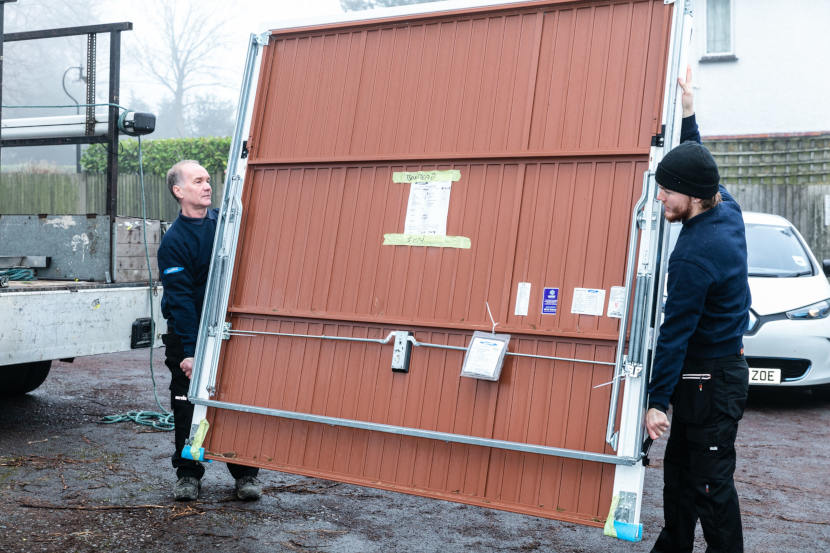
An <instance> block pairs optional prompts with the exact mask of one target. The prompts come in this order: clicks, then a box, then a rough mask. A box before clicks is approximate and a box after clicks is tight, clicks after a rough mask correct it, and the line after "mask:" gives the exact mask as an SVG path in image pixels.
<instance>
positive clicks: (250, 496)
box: [236, 476, 262, 501]
mask: <svg viewBox="0 0 830 553" xmlns="http://www.w3.org/2000/svg"><path fill="white" fill-rule="evenodd" d="M236 497H238V498H239V499H241V500H242V501H254V500H257V499H259V498H260V497H262V485H261V484H260V483H259V480H257V479H256V477H255V476H243V477H241V478H237V479H236Z"/></svg>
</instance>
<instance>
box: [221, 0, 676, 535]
mask: <svg viewBox="0 0 830 553" xmlns="http://www.w3.org/2000/svg"><path fill="white" fill-rule="evenodd" d="M670 18H671V11H670V8H668V7H666V6H664V5H663V0H639V1H635V0H627V1H604V2H557V1H548V2H533V3H525V4H512V5H509V6H500V7H489V8H476V9H468V10H462V11H454V12H446V13H443V14H429V15H423V14H422V15H418V16H406V17H400V18H390V19H386V20H377V21H369V22H350V23H343V24H337V25H326V26H319V27H306V28H302V29H291V30H280V31H274V32H273V33H272V36H271V41H270V43H269V45H268V46H267V47H266V51H265V56H264V58H263V65H262V70H261V76H260V81H259V83H258V89H257V91H256V99H255V108H254V119H253V122H252V130H251V136H250V139H249V145H248V146H249V150H250V155H249V161H248V169H247V176H246V179H245V188H244V194H243V208H244V215H243V219H242V227H241V231H240V242H239V247H238V251H237V259H236V266H235V268H234V274H233V281H232V290H231V299H230V302H229V306H228V321H229V322H230V323H231V324H232V328H233V329H234V330H255V331H260V332H265V333H269V332H270V333H291V334H300V335H312V336H322V335H325V336H348V337H369V338H384V337H385V336H386V335H387V334H388V333H389V332H390V331H393V330H409V331H411V332H412V333H413V334H414V337H415V339H417V340H418V341H419V342H428V343H434V344H447V345H453V346H461V347H465V346H466V345H467V344H468V342H469V340H470V336H471V334H472V331H474V330H484V331H489V330H491V328H492V324H491V322H490V317H489V316H488V313H487V304H489V306H490V309H491V311H492V314H493V317H494V319H495V320H496V321H497V322H498V326H497V327H496V328H497V331H498V332H502V333H509V334H511V336H512V337H511V342H510V347H509V349H510V351H512V352H521V353H529V354H538V355H546V356H556V357H561V358H566V359H585V360H594V361H598V362H613V361H614V359H615V354H616V340H617V334H618V328H619V319H616V318H611V317H608V316H606V313H605V312H603V313H602V315H599V316H594V315H578V314H572V313H571V303H572V300H573V291H574V289H575V288H594V289H605V290H609V289H610V288H611V287H612V286H621V285H623V284H624V268H625V267H624V265H625V252H626V249H627V247H628V229H629V226H630V224H631V220H630V218H631V211H632V208H633V205H634V203H635V202H636V200H637V198H638V197H639V194H640V190H641V186H642V175H643V172H644V171H645V170H646V168H647V165H648V156H649V145H650V142H651V137H652V135H654V134H655V133H656V132H657V131H658V128H659V122H660V116H661V114H660V105H661V101H662V90H663V87H664V82H663V80H664V73H665V63H666V50H667V49H668V46H667V42H668V35H669V26H670ZM434 170H441V171H444V170H455V171H458V174H459V175H460V177H459V178H458V179H457V180H456V181H454V182H452V185H451V192H450V200H449V209H448V214H447V218H446V234H447V235H448V236H453V237H465V238H468V239H469V248H458V247H435V246H410V245H384V236H385V235H387V234H401V233H403V232H404V228H405V219H406V215H407V205H408V200H409V196H410V184H409V183H406V182H404V183H400V182H395V179H394V178H393V176H394V174H395V173H396V172H416V171H434ZM520 282H526V283H530V284H531V292H530V300H529V306H530V307H529V310H528V313H527V315H515V314H514V308H515V302H516V295H517V288H518V285H519V283H520ZM545 287H555V288H558V289H559V292H560V295H559V305H558V309H557V312H556V313H555V314H542V290H543V288H545ZM391 355H392V347H391V345H381V344H378V343H366V342H343V341H332V340H326V339H313V338H305V337H287V336H276V335H273V334H271V335H269V334H261V335H256V336H233V337H231V339H230V340H228V341H226V342H224V344H223V347H222V353H221V356H220V360H219V368H218V377H217V383H216V389H217V392H216V398H215V399H217V400H220V401H226V402H232V403H241V404H246V405H252V406H259V407H268V408H273V409H281V410H287V411H297V412H303V413H312V414H317V415H326V416H331V417H339V418H344V419H352V420H359V421H369V422H376V423H384V424H389V425H397V426H405V427H411V428H421V429H427V430H436V431H441V432H449V433H454V434H464V435H470V436H479V437H485V438H494V439H500V440H509V441H514V442H522V443H528V444H540V445H548V446H555V447H563V448H569V449H576V450H586V451H591V452H600V453H613V450H611V449H610V448H609V447H608V446H606V444H605V426H606V425H605V423H606V419H607V417H608V409H609V401H610V387H608V386H605V387H599V388H595V386H597V385H598V384H602V383H605V382H608V381H609V380H611V375H612V372H613V369H612V367H610V366H608V365H604V364H593V363H579V362H574V361H565V360H556V361H553V360H548V359H539V358H533V357H527V358H524V357H514V356H511V357H507V358H506V359H505V363H504V367H503V370H502V373H501V377H500V379H499V380H498V381H497V382H490V381H484V380H476V379H470V378H466V377H461V376H459V373H460V371H461V366H462V361H463V357H464V352H463V351H458V350H447V349H436V348H426V347H416V348H414V349H413V352H412V357H411V361H410V367H409V372H408V373H397V372H392V370H391V369H390V361H391ZM209 419H210V422H211V430H210V432H209V434H208V438H207V441H206V443H205V446H206V450H207V451H208V452H209V454H208V457H212V458H215V459H229V458H233V459H235V460H236V461H238V462H242V463H247V464H253V465H258V466H261V467H265V468H272V469H277V470H283V471H289V472H295V473H301V474H307V475H313V476H319V477H323V478H330V479H334V480H340V481H346V482H354V483H358V484H363V485H368V486H376V487H380V488H386V489H392V490H399V491H403V492H407V493H415V494H420V495H426V496H431V497H438V498H444V499H451V500H454V501H462V502H467V503H472V504H477V505H486V506H492V507H497V508H500V509H508V510H511V511H516V512H522V513H530V514H534V515H541V516H546V517H551V518H559V519H565V520H572V521H577V522H582V523H587V524H599V523H601V522H602V521H603V520H604V518H605V516H606V514H607V512H608V508H609V504H610V500H611V488H612V481H613V474H614V465H611V464H603V463H597V462H589V461H582V460H578V459H567V458H561V457H554V456H546V455H539V454H534V453H523V452H517V451H509V450H502V449H496V448H489V447H483V446H476V445H465V444H452V443H446V442H442V441H436V440H431V439H425V438H415V437H406V436H398V435H390V434H384V433H379V432H374V431H369V430H361V429H352V428H344V427H337V426H331V425H324V424H319V423H311V422H303V421H295V420H288V419H284V418H278V417H271V416H265V415H258V414H249V413H242V412H237V411H229V410H223V409H214V408H211V409H210V410H209Z"/></svg>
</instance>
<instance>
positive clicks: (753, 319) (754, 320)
mask: <svg viewBox="0 0 830 553" xmlns="http://www.w3.org/2000/svg"><path fill="white" fill-rule="evenodd" d="M757 324H758V317H756V316H755V313H753V312H752V309H750V310H749V321H748V322H747V323H746V332H751V331H752V330H753V329H754V328H755V325H757Z"/></svg>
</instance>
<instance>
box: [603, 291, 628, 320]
mask: <svg viewBox="0 0 830 553" xmlns="http://www.w3.org/2000/svg"><path fill="white" fill-rule="evenodd" d="M624 306H625V286H612V287H611V293H610V294H608V313H607V316H609V317H615V318H617V319H622V316H623V307H624Z"/></svg>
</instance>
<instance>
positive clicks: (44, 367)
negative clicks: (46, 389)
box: [0, 361, 52, 397]
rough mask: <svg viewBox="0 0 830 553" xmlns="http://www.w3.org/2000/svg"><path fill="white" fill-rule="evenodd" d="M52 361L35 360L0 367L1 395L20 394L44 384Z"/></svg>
mask: <svg viewBox="0 0 830 553" xmlns="http://www.w3.org/2000/svg"><path fill="white" fill-rule="evenodd" d="M50 368H52V362H51V361H34V362H32V363H20V364H18V365H6V366H4V367H0V396H4V397H12V396H20V395H23V394H26V393H28V392H31V391H32V390H34V389H36V388H37V387H38V386H40V385H41V384H43V381H44V380H46V376H47V375H48V374H49V369H50Z"/></svg>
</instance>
